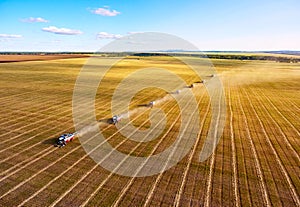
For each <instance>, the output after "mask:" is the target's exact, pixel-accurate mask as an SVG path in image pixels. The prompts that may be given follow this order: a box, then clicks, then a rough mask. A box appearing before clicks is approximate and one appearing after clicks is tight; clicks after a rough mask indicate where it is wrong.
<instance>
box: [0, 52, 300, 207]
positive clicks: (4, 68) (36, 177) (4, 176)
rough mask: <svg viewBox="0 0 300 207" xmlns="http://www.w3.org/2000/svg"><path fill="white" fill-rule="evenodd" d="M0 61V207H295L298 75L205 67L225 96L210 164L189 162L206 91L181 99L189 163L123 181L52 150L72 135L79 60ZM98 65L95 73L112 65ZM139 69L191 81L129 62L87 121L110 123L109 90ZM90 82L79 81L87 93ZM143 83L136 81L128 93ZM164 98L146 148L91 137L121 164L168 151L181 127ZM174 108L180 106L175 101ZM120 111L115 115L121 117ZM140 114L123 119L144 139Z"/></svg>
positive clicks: (282, 67) (77, 156)
mask: <svg viewBox="0 0 300 207" xmlns="http://www.w3.org/2000/svg"><path fill="white" fill-rule="evenodd" d="M7 58H8V57H6V59H5V63H4V62H3V63H0V83H1V84H0V94H1V96H0V104H1V108H0V111H1V113H0V120H1V122H0V131H1V133H0V157H1V159H0V163H1V164H0V206H5V207H10V206H206V207H208V206H300V176H299V175H300V168H299V166H300V63H279V62H275V61H256V60H244V61H242V60H230V59H226V60H224V59H211V61H212V63H213V65H214V67H215V69H216V72H217V77H218V78H220V80H221V82H222V84H223V87H224V92H225V96H226V123H225V128H224V131H223V134H222V136H221V139H220V141H219V143H218V145H217V148H216V150H215V152H214V153H213V154H212V155H211V156H210V158H209V159H208V160H206V161H204V162H199V154H200V151H201V149H202V147H203V144H204V142H205V138H206V136H207V133H208V130H209V126H210V123H211V117H212V112H211V109H210V97H209V95H208V93H207V90H206V88H205V84H200V83H199V84H197V86H196V87H194V88H191V89H186V90H191V91H192V93H193V94H194V96H195V97H196V101H197V104H198V108H196V109H194V110H191V111H190V112H189V113H190V114H194V113H196V112H198V113H199V114H200V122H199V130H198V131H196V132H195V133H196V134H197V140H196V142H195V145H194V146H193V148H192V149H191V150H190V152H189V153H188V154H187V155H186V156H185V157H184V158H183V159H182V160H181V161H180V162H179V163H178V164H177V165H176V166H174V167H172V168H170V169H168V170H166V171H165V172H163V173H160V174H156V175H152V176H146V177H128V176H121V175H118V174H115V173H112V172H110V171H109V170H106V169H104V168H103V167H101V166H99V165H98V164H97V163H96V162H95V161H94V160H93V159H91V158H90V157H89V156H88V155H87V154H86V152H85V150H84V149H83V148H82V145H81V143H80V140H79V139H75V140H74V141H73V142H71V143H68V144H67V145H66V146H65V147H63V148H57V147H54V146H53V144H54V143H55V140H56V138H57V137H58V136H59V135H61V134H63V133H66V132H74V131H75V127H74V122H73V116H72V97H73V90H74V86H75V84H76V79H77V76H78V74H79V72H80V70H81V68H82V67H83V65H84V64H86V63H87V60H88V58H87V57H74V58H72V57H68V58H67V59H56V58H55V59H54V60H44V59H43V60H40V59H39V60H36V61H26V60H32V59H30V58H28V57H26V58H25V59H22V60H23V61H21V62H13V61H12V62H10V61H8V60H7ZM13 58H14V57H12V60H14V59H13ZM27 58H28V59H27ZM98 58H99V60H100V62H101V63H102V64H103V65H105V64H107V62H109V61H110V59H111V58H113V57H98ZM185 58H189V59H193V58H194V59H196V58H197V57H185ZM0 62H1V57H0ZM140 67H143V68H149V70H151V68H166V69H168V70H170V71H172V72H174V73H176V74H178V76H180V77H181V78H182V79H183V80H184V81H185V82H186V84H187V85H189V84H192V83H194V82H196V81H200V80H199V78H198V77H196V76H195V74H194V73H193V72H192V70H190V69H189V68H188V67H187V66H186V65H183V64H182V63H181V62H180V61H178V60H177V59H175V58H172V57H168V56H157V57H155V56H153V57H151V56H150V57H138V58H136V57H128V58H126V59H125V60H123V61H121V62H120V63H118V64H116V65H115V66H114V67H113V69H112V70H110V71H109V72H108V73H107V74H106V76H105V78H104V79H103V82H102V83H101V85H100V86H99V88H98V92H97V95H96V97H95V102H94V105H95V114H96V118H97V120H98V119H105V118H109V117H111V116H112V115H113V114H112V112H111V99H112V96H113V94H114V90H115V88H116V87H117V86H118V84H119V83H120V82H121V81H122V79H124V78H125V77H127V76H128V74H130V73H132V72H134V71H135V70H136V69H138V68H140ZM97 70H101V65H100V66H97ZM97 70H94V71H92V72H91V74H89V75H90V76H89V79H88V80H89V81H91V82H92V81H93V80H94V78H95V74H96V73H97ZM93 73H95V74H93ZM217 77H214V78H217ZM147 78H148V77H141V79H144V80H147ZM152 78H153V77H152ZM157 78H158V77H157ZM201 78H202V80H204V79H205V80H206V79H207V81H208V82H209V81H210V78H209V77H201ZM153 81H154V82H155V78H154V79H153ZM142 83H143V82H141V83H139V82H138V80H137V82H136V86H141V85H142ZM139 84H140V85H139ZM124 90H128V92H129V91H131V90H132V88H131V87H128V88H125V89H124ZM165 96H166V91H164V90H162V89H159V88H145V89H143V90H140V91H139V92H138V93H137V94H136V95H135V96H134V97H133V98H132V99H131V102H130V106H129V109H130V110H134V109H135V108H138V107H139V106H141V105H143V104H147V103H149V101H152V100H158V99H161V98H163V97H165ZM169 96H170V98H168V99H167V100H166V101H164V102H161V103H160V104H158V105H157V106H155V107H153V108H156V107H157V108H160V109H161V110H163V111H164V113H165V115H166V124H165V129H163V133H162V134H161V135H159V136H158V137H157V138H156V139H154V140H151V141H148V142H136V141H132V140H131V139H129V138H127V137H124V136H123V135H122V134H120V133H119V132H118V129H117V128H116V126H114V125H105V126H101V127H99V130H101V132H102V134H103V135H104V136H105V138H106V140H107V142H109V143H110V144H111V146H113V147H114V148H116V149H117V150H118V151H120V152H123V153H125V154H130V155H134V156H141V157H147V156H151V155H154V154H158V153H160V152H162V151H164V149H166V148H167V147H168V146H170V145H171V144H172V143H173V142H174V140H175V139H176V137H177V135H178V133H179V129H180V125H181V124H182V123H181V116H182V115H181V114H180V108H179V106H178V105H177V104H176V100H175V99H174V98H172V96H171V95H169ZM179 98H180V99H182V100H184V102H185V104H186V105H188V104H189V101H190V100H189V99H186V97H185V95H184V94H181V96H180V97H179ZM81 101H82V102H85V99H84V96H82V99H81ZM127 108H128V107H127V106H123V108H122V107H121V109H120V110H121V111H120V113H121V112H123V111H122V110H126V109H127ZM150 111H151V108H146V109H145V110H141V111H139V113H134V114H132V116H131V117H130V123H132V124H133V125H134V126H135V127H136V129H140V130H147V129H149V127H150V125H151V124H156V123H150V121H149V116H150ZM191 117H193V116H191ZM188 121H189V122H190V123H193V121H194V120H193V119H192V118H191V119H189V120H188ZM190 125H191V126H192V124H190ZM159 126H160V125H159V123H158V124H156V125H155V127H159ZM134 134H135V131H132V133H131V135H130V136H134ZM149 136H150V135H149ZM144 139H147V137H144Z"/></svg>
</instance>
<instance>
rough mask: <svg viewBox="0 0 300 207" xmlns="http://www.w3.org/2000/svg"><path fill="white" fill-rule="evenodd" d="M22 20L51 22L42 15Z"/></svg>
mask: <svg viewBox="0 0 300 207" xmlns="http://www.w3.org/2000/svg"><path fill="white" fill-rule="evenodd" d="M21 21H22V22H28V23H33V22H44V23H46V22H49V21H48V20H46V19H44V18H42V17H37V18H34V17H29V18H27V19H22V20H21Z"/></svg>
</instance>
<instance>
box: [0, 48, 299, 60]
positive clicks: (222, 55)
mask: <svg viewBox="0 0 300 207" xmlns="http://www.w3.org/2000/svg"><path fill="white" fill-rule="evenodd" d="M232 53H235V54H232ZM264 53H266V55H258V54H256V53H255V52H254V53H253V54H251V53H246V54H245V53H242V52H230V53H229V52H228V54H226V52H220V54H218V52H214V53H213V54H205V52H204V53H196V52H192V53H189V52H149V53H133V52H110V53H104V52H96V53H91V52H0V55H72V54H74V55H75V54H76V55H79V54H82V55H94V54H96V55H101V56H105V57H123V56H136V57H149V56H187V57H199V58H211V59H233V60H268V61H276V62H287V63H298V62H300V57H299V58H298V57H297V55H300V52H280V51H275V52H264ZM272 54H274V56H273V55H272ZM278 54H293V55H295V56H294V57H292V56H291V57H288V56H286V57H284V56H278Z"/></svg>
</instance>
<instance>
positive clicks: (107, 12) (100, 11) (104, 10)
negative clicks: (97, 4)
mask: <svg viewBox="0 0 300 207" xmlns="http://www.w3.org/2000/svg"><path fill="white" fill-rule="evenodd" d="M91 12H92V13H94V14H99V15H102V16H109V17H113V16H117V15H118V14H121V12H118V11H116V10H110V9H109V8H108V7H107V6H105V8H98V9H95V10H92V11H91Z"/></svg>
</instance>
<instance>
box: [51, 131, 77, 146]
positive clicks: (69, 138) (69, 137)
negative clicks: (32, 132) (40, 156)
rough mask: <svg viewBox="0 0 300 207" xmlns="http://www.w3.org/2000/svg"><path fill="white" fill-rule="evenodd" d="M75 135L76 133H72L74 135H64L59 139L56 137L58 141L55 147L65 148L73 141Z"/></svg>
mask: <svg viewBox="0 0 300 207" xmlns="http://www.w3.org/2000/svg"><path fill="white" fill-rule="evenodd" d="M76 134H77V133H76V132H74V133H66V134H62V135H60V137H58V139H57V141H56V144H55V146H56V147H64V146H66V144H67V143H68V142H71V141H73V139H74V138H75V136H76Z"/></svg>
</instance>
